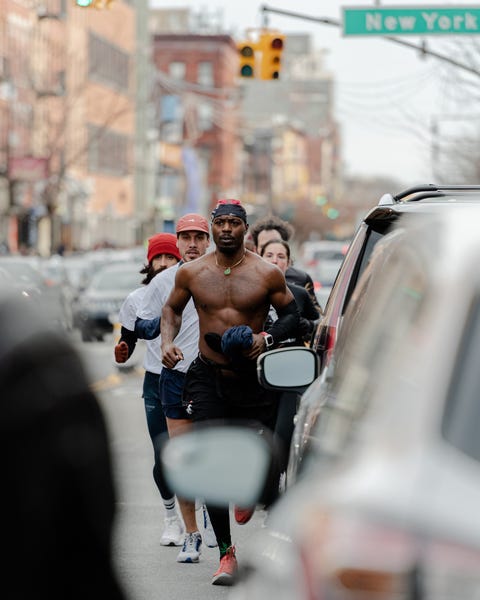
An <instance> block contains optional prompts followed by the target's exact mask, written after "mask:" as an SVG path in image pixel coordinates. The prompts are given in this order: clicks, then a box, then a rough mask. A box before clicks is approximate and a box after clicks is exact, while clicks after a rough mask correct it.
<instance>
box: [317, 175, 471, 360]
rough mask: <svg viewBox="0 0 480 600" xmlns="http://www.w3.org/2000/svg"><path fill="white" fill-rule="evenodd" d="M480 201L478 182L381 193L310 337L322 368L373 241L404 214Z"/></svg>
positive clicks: (363, 222)
mask: <svg viewBox="0 0 480 600" xmlns="http://www.w3.org/2000/svg"><path fill="white" fill-rule="evenodd" d="M478 202H480V186H478V185H453V186H447V185H445V186H437V185H434V184H425V185H417V186H414V187H411V188H408V189H406V190H404V191H402V192H400V193H398V194H395V195H392V194H384V195H383V196H382V198H380V200H379V202H378V204H377V205H376V206H375V207H373V208H372V209H371V210H370V211H368V213H367V214H366V215H365V216H364V218H363V219H362V222H361V223H360V225H359V227H358V229H357V231H356V233H355V235H354V237H353V239H352V242H351V243H350V246H349V248H348V251H347V253H346V256H345V259H344V261H343V263H342V266H341V268H340V270H339V272H338V275H337V277H336V279H335V283H334V285H333V287H332V289H331V292H330V295H329V297H328V301H327V303H326V305H325V306H324V307H323V308H324V311H323V315H322V317H321V318H320V321H319V325H318V327H317V330H316V332H315V334H314V336H313V339H312V347H313V348H315V350H316V351H317V353H318V355H319V357H320V360H321V364H322V368H324V367H325V366H326V365H327V364H328V361H329V359H330V357H331V355H332V352H333V348H334V346H335V342H336V338H337V334H338V330H339V327H340V324H341V321H342V317H343V315H344V314H345V310H346V309H347V306H348V304H349V301H350V298H351V296H352V293H353V291H354V289H355V286H356V284H357V282H358V280H359V278H360V276H361V275H362V273H363V271H364V270H365V268H366V266H367V265H368V262H369V260H370V257H371V255H372V252H373V249H374V247H375V245H376V244H377V243H378V241H379V240H381V239H382V238H383V237H384V236H385V235H386V234H387V233H389V232H390V231H391V230H392V227H393V225H394V224H395V223H397V221H398V220H399V219H401V218H402V217H403V216H404V215H406V214H410V213H414V214H418V213H432V212H434V211H437V210H441V211H442V210H447V211H449V210H450V208H451V207H452V205H454V204H455V205H457V204H467V205H468V204H471V203H474V204H475V203H478Z"/></svg>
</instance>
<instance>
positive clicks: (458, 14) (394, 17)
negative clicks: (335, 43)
mask: <svg viewBox="0 0 480 600" xmlns="http://www.w3.org/2000/svg"><path fill="white" fill-rule="evenodd" d="M478 33H480V7H479V8H471V7H466V6H464V7H459V6H455V7H445V6H442V7H438V8H432V7H431V6H429V7H425V8H420V7H418V6H410V7H402V8H398V7H397V8H391V7H388V8H372V7H369V8H347V7H344V8H343V34H344V35H397V36H398V35H447V34H448V35H465V34H466V35H475V34H478Z"/></svg>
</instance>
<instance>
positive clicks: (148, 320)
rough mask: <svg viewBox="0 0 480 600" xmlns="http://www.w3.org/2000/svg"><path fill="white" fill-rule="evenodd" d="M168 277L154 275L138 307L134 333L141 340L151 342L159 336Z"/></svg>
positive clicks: (168, 283)
mask: <svg viewBox="0 0 480 600" xmlns="http://www.w3.org/2000/svg"><path fill="white" fill-rule="evenodd" d="M172 268H173V267H172ZM169 276H170V273H169V274H168V276H167V275H166V272H165V273H159V274H158V275H156V276H155V277H154V278H153V279H152V281H151V282H150V283H149V284H148V287H147V290H146V291H145V294H144V296H143V299H142V302H141V303H140V305H139V307H138V310H137V319H136V321H135V333H136V334H137V336H138V337H139V338H140V339H142V340H153V339H155V338H156V337H158V336H159V335H160V315H161V313H162V308H163V305H164V302H165V299H166V297H167V296H168V293H169V291H170V288H171V285H172V283H171V281H172V280H171V279H170V277H169Z"/></svg>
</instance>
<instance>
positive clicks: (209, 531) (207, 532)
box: [202, 504, 218, 548]
mask: <svg viewBox="0 0 480 600" xmlns="http://www.w3.org/2000/svg"><path fill="white" fill-rule="evenodd" d="M202 513H203V541H204V542H205V544H206V545H207V546H208V547H209V548H216V547H217V546H218V544H217V538H216V537H215V532H214V531H213V527H212V524H211V522H210V517H209V516H208V510H207V507H206V506H205V504H204V505H203V506H202Z"/></svg>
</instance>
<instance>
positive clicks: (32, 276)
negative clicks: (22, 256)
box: [0, 260, 43, 285]
mask: <svg viewBox="0 0 480 600" xmlns="http://www.w3.org/2000/svg"><path fill="white" fill-rule="evenodd" d="M0 265H1V267H2V269H5V271H7V272H9V273H10V274H11V275H13V277H14V278H15V279H16V280H17V281H21V282H24V283H33V284H35V285H42V284H43V279H42V275H41V273H40V272H39V271H37V270H36V269H35V268H34V267H32V265H30V264H29V263H28V262H26V261H23V260H6V261H1V262H0Z"/></svg>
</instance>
